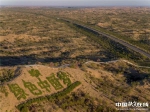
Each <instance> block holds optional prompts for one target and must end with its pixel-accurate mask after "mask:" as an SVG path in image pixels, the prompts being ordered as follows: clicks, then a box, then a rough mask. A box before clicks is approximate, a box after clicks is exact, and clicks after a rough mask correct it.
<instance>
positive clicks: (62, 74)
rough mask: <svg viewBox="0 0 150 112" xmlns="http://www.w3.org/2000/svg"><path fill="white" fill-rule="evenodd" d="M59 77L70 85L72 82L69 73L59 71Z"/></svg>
mask: <svg viewBox="0 0 150 112" xmlns="http://www.w3.org/2000/svg"><path fill="white" fill-rule="evenodd" d="M57 77H58V78H59V79H60V80H63V83H64V84H67V86H69V85H70V84H71V80H70V79H69V75H68V74H66V73H65V72H62V71H60V72H58V73H57Z"/></svg>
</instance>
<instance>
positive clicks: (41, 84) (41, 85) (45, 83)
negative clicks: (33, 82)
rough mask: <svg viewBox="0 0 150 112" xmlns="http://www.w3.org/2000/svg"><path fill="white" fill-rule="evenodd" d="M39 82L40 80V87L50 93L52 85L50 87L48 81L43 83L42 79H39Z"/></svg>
mask: <svg viewBox="0 0 150 112" xmlns="http://www.w3.org/2000/svg"><path fill="white" fill-rule="evenodd" d="M38 80H39V82H37V83H38V85H39V86H40V87H41V88H42V89H46V91H48V92H50V85H49V83H48V82H47V81H46V80H44V81H42V80H41V79H40V78H38Z"/></svg>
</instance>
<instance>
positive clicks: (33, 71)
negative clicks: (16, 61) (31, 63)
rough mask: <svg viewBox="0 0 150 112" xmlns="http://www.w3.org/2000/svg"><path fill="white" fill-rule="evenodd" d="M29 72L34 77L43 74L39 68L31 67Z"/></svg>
mask: <svg viewBox="0 0 150 112" xmlns="http://www.w3.org/2000/svg"><path fill="white" fill-rule="evenodd" d="M29 73H30V75H31V76H32V77H39V76H40V75H41V73H40V72H39V71H38V70H34V69H31V70H30V71H29Z"/></svg>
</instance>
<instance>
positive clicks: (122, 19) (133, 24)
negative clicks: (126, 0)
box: [60, 7, 150, 40]
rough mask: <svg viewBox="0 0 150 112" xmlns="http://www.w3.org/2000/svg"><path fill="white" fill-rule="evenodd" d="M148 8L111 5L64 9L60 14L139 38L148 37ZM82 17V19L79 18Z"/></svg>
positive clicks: (149, 36)
mask: <svg viewBox="0 0 150 112" xmlns="http://www.w3.org/2000/svg"><path fill="white" fill-rule="evenodd" d="M149 11H150V8H148V7H143V8H132V7H130V8H129V7H120V8H119V7H116V8H115V7H111V8H107V7H105V8H81V9H74V10H69V9H68V10H64V11H62V12H60V15H62V16H65V17H68V18H71V19H73V20H78V21H82V22H85V23H88V24H95V25H98V26H100V27H102V28H106V29H107V30H113V31H114V32H117V33H120V34H123V35H127V36H129V38H132V39H135V40H140V39H143V38H147V39H148V40H149V39H150V31H149V28H150V24H149V21H148V20H149V19H150V16H149ZM81 18H82V19H81Z"/></svg>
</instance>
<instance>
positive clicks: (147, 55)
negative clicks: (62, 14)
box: [58, 18, 150, 58]
mask: <svg viewBox="0 0 150 112" xmlns="http://www.w3.org/2000/svg"><path fill="white" fill-rule="evenodd" d="M58 19H61V20H64V21H67V22H70V23H73V24H75V25H78V26H80V27H83V28H86V29H88V30H90V31H92V32H95V33H98V34H100V35H103V36H106V37H107V38H109V39H111V40H113V41H115V42H118V43H120V44H122V45H124V46H126V47H128V48H130V49H132V50H133V51H135V52H138V53H140V54H143V55H145V56H146V57H148V58H150V53H148V52H146V51H144V50H142V49H141V48H138V47H136V46H134V45H132V44H129V43H127V42H125V41H123V40H121V39H118V38H116V37H114V36H110V35H108V34H106V33H102V32H100V31H98V30H94V29H92V28H90V27H88V26H85V25H81V24H79V23H75V22H73V21H71V20H67V19H63V18H58Z"/></svg>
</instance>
